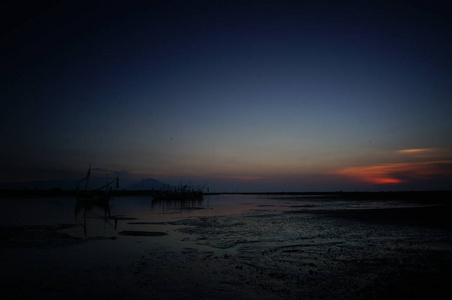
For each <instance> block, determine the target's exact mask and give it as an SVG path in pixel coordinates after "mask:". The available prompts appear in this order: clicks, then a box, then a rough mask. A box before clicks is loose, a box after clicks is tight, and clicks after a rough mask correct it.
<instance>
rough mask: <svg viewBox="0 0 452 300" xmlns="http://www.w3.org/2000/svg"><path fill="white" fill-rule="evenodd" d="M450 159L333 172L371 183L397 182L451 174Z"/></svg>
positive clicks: (451, 163) (353, 168)
mask: <svg viewBox="0 0 452 300" xmlns="http://www.w3.org/2000/svg"><path fill="white" fill-rule="evenodd" d="M451 165H452V161H432V162H419V163H393V164H382V165H376V166H363V167H351V168H345V169H342V170H339V171H337V172H334V174H340V175H345V176H348V177H351V178H354V179H355V180H357V181H362V182H367V183H372V184H398V183H403V182H406V181H408V180H409V179H410V178H411V179H428V178H430V177H431V176H435V175H442V174H449V175H452V174H451V173H452V172H451V171H449V170H451V168H450V166H451Z"/></svg>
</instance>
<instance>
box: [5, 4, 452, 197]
mask: <svg viewBox="0 0 452 300" xmlns="http://www.w3.org/2000/svg"><path fill="white" fill-rule="evenodd" d="M39 2H40V3H39V4H29V3H28V1H26V2H25V1H23V2H22V1H17V2H15V4H14V6H7V7H3V8H2V32H1V51H2V54H1V99H2V106H1V140H2V142H1V145H2V146H1V152H0V155H1V156H0V162H1V169H2V171H1V177H0V181H2V182H15V181H21V182H23V181H36V180H68V181H71V180H77V179H79V178H81V177H83V176H84V175H85V174H86V171H87V169H88V167H89V165H90V164H92V165H93V167H94V166H95V167H99V168H107V169H108V170H109V171H112V172H116V173H117V174H119V176H120V179H122V182H123V183H124V184H127V183H132V182H133V181H134V180H139V179H142V178H147V177H152V178H155V179H159V180H161V181H164V182H167V183H171V184H174V183H178V182H191V183H194V184H207V185H208V186H209V187H210V190H211V191H335V190H344V191H355V190H370V191H380V190H436V189H451V188H452V84H451V83H452V81H451V79H452V76H451V73H452V72H451V71H452V59H451V53H452V38H451V37H452V21H451V20H452V18H451V15H452V14H451V13H452V10H451V6H450V4H446V1H443V2H444V3H442V2H435V1H389V2H384V1H374V2H373V1H356V2H353V1H130V0H129V1H105V2H99V1H86V2H84V1H39ZM30 5H31V6H30ZM74 184H75V183H74ZM123 187H125V186H123Z"/></svg>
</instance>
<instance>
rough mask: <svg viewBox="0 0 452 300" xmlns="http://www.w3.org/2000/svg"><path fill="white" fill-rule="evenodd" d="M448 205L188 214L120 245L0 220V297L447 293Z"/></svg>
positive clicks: (450, 253)
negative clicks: (129, 246)
mask: <svg viewBox="0 0 452 300" xmlns="http://www.w3.org/2000/svg"><path fill="white" fill-rule="evenodd" d="M451 212H452V209H451V206H450V205H448V204H443V205H440V206H432V207H422V208H397V209H362V210H338V211H312V210H305V209H303V207H300V209H297V210H291V211H289V210H288V211H276V210H271V209H268V210H265V209H263V210H258V211H250V212H248V213H245V214H240V215H232V216H216V217H200V218H198V217H196V218H189V219H185V220H181V221H178V222H174V223H171V224H168V226H170V227H172V228H175V229H177V231H178V232H180V233H182V235H181V240H183V241H184V242H185V243H186V244H187V246H186V247H183V248H179V249H176V248H174V249H172V248H168V247H161V246H159V244H158V242H155V243H153V242H149V241H150V239H151V240H152V239H154V240H152V241H157V240H156V239H158V238H159V237H141V238H140V237H134V238H135V239H134V240H130V243H133V244H134V245H135V246H134V247H135V248H136V249H139V251H136V252H130V251H129V252H127V251H128V250H121V245H122V244H120V242H121V238H119V239H117V240H116V239H102V240H100V239H88V240H81V239H75V238H71V237H69V236H67V235H66V234H64V233H61V232H60V231H58V229H61V227H16V228H12V227H7V228H6V227H4V228H1V230H0V236H1V242H0V253H1V255H2V257H1V259H2V261H3V262H2V273H1V275H2V280H1V284H2V286H1V293H2V294H3V295H2V299H5V298H6V299H36V298H39V299H41V298H46V299H61V298H64V299H333V298H334V299H443V298H444V293H445V295H448V294H449V285H450V284H449V283H450V278H452V276H451V275H452V274H451V273H452V272H451V270H452V243H451V228H452V227H451V225H452V223H451ZM150 226H151V225H150ZM96 247H98V248H96ZM93 249H98V252H97V254H96V255H94V256H95V257H96V258H97V262H96V263H93V262H92V260H90V259H88V258H92V257H93V254H90V255H88V254H87V253H92V251H93ZM112 249H115V251H116V252H114V253H113V252H110V251H112ZM33 256H34V257H33ZM88 256H90V257H88ZM107 257H108V258H109V259H108V260H107ZM38 260H41V261H42V260H46V261H47V263H45V264H41V263H38V262H37V261H38Z"/></svg>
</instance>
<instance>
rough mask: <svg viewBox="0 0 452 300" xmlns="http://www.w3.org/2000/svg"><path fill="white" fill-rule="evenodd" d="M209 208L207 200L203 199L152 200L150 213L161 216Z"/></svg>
mask: <svg viewBox="0 0 452 300" xmlns="http://www.w3.org/2000/svg"><path fill="white" fill-rule="evenodd" d="M206 208H209V200H207V201H205V202H204V199H203V198H187V199H171V200H169V199H155V198H154V199H152V202H151V211H152V212H157V213H159V212H160V213H163V214H173V213H182V212H186V211H192V210H198V209H206Z"/></svg>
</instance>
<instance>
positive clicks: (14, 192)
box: [0, 188, 452, 200]
mask: <svg viewBox="0 0 452 300" xmlns="http://www.w3.org/2000/svg"><path fill="white" fill-rule="evenodd" d="M152 192H153V190H140V191H129V190H116V191H111V195H112V196H147V195H149V196H150V195H151V194H152ZM75 195H76V191H75V190H63V189H59V188H53V189H46V190H40V189H0V197H39V196H75ZM204 195H206V196H207V195H269V196H272V195H274V196H328V197H345V198H352V199H353V198H359V199H374V198H375V199H378V198H388V197H391V198H394V199H399V200H400V199H409V200H417V199H419V200H423V199H424V200H428V199H425V198H426V197H435V200H441V199H443V200H446V199H450V198H451V195H452V190H444V191H443V190H439V191H386V192H385V191H381V192H362V191H360V192H342V191H336V192H215V193H204Z"/></svg>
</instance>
